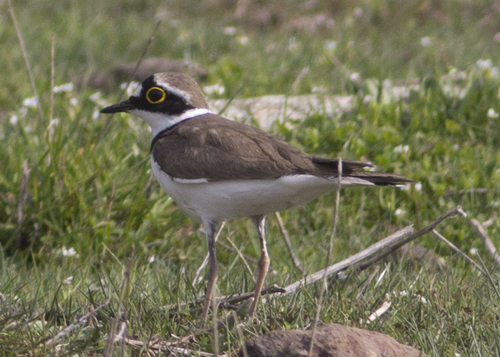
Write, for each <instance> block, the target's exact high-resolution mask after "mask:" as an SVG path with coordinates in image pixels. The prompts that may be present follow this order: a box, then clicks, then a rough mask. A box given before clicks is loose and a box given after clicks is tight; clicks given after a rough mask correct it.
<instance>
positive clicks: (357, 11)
mask: <svg viewBox="0 0 500 357" xmlns="http://www.w3.org/2000/svg"><path fill="white" fill-rule="evenodd" d="M361 15H363V10H362V9H361V8H360V7H357V8H355V9H354V17H361Z"/></svg>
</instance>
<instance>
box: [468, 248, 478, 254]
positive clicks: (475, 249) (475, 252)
mask: <svg viewBox="0 0 500 357" xmlns="http://www.w3.org/2000/svg"><path fill="white" fill-rule="evenodd" d="M469 252H470V254H472V255H476V254H477V248H471V250H470V251H469Z"/></svg>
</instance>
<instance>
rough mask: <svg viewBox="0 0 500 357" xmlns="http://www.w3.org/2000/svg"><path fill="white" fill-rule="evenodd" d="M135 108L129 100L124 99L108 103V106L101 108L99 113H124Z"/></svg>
mask: <svg viewBox="0 0 500 357" xmlns="http://www.w3.org/2000/svg"><path fill="white" fill-rule="evenodd" d="M132 109H135V106H133V105H132V103H130V100H128V99H127V100H124V101H123V102H120V103H116V104H113V105H110V106H109V107H106V108H104V109H102V110H101V113H104V114H113V113H126V112H128V111H129V110H132Z"/></svg>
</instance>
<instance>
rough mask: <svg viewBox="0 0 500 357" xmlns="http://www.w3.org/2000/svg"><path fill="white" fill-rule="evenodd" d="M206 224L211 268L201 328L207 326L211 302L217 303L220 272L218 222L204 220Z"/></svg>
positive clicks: (201, 317)
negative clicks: (217, 282)
mask: <svg viewBox="0 0 500 357" xmlns="http://www.w3.org/2000/svg"><path fill="white" fill-rule="evenodd" d="M204 226H205V232H206V235H207V243H208V266H209V269H208V282H207V293H206V295H205V301H204V303H203V310H202V311H201V316H200V328H203V327H204V326H205V322H206V320H207V315H208V310H209V308H210V304H211V303H214V304H215V283H216V281H217V274H218V273H219V267H218V266H217V256H216V254H215V234H216V231H217V223H216V222H212V221H209V222H204ZM214 311H215V309H214Z"/></svg>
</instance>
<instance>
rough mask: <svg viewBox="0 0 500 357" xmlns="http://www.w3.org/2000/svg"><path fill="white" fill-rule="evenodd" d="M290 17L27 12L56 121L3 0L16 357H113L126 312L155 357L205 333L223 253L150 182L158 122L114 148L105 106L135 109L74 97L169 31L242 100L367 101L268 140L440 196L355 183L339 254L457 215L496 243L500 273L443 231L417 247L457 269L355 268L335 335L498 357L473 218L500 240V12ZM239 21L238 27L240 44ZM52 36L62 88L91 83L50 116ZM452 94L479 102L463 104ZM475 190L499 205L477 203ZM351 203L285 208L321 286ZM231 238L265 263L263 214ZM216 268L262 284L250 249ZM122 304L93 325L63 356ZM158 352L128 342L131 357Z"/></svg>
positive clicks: (222, 336) (130, 332)
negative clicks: (211, 261)
mask: <svg viewBox="0 0 500 357" xmlns="http://www.w3.org/2000/svg"><path fill="white" fill-rule="evenodd" d="M221 4H223V6H221ZM287 4H288V5H287V6H283V5H282V6H280V5H279V4H275V5H270V6H269V7H268V8H266V9H267V11H268V12H269V13H271V14H272V16H271V20H270V21H268V22H266V21H264V20H259V21H256V20H255V19H253V18H252V17H251V16H250V15H249V16H247V17H245V18H244V19H243V20H238V19H236V18H235V16H234V13H235V3H234V2H230V1H222V0H220V1H216V0H212V1H206V2H203V5H201V4H199V3H198V2H194V1H184V2H179V3H178V4H170V3H169V4H168V6H167V5H166V3H163V2H145V1H143V2H133V1H126V2H121V3H119V2H109V1H108V2H102V1H90V2H78V1H71V2H66V3H63V4H55V3H52V2H49V1H38V2H33V1H18V2H15V3H14V4H13V6H14V11H15V13H16V17H17V20H18V24H19V28H20V31H21V33H22V35H23V38H24V42H25V45H26V49H27V52H28V56H29V59H30V62H31V67H32V71H33V73H34V77H35V82H36V87H37V91H38V93H39V95H40V104H41V108H42V114H43V122H42V120H41V119H40V115H39V112H38V110H37V108H34V107H30V106H28V105H26V104H23V101H24V100H25V99H26V98H30V97H33V96H34V93H33V90H32V88H31V87H30V81H29V77H28V74H27V68H26V66H25V64H24V59H23V56H22V52H21V49H20V46H19V42H18V39H17V34H16V32H15V30H14V27H13V26H12V20H11V18H10V16H9V11H8V4H2V5H0V7H2V9H3V10H5V11H2V12H0V18H1V21H0V42H1V43H2V44H3V46H2V56H1V57H0V68H2V71H3V72H2V73H3V75H2V76H0V122H1V127H0V138H1V140H2V145H0V244H1V252H0V254H1V255H0V293H1V294H2V295H1V299H0V355H6V356H28V355H29V356H45V355H48V354H51V353H54V355H57V356H73V355H79V356H85V355H103V354H104V353H105V349H106V346H109V343H108V341H107V336H108V332H109V331H110V329H111V326H112V323H113V321H114V319H115V318H119V319H120V321H128V329H127V331H126V335H127V336H128V337H133V338H135V339H137V340H140V341H143V342H145V343H146V342H148V341H153V340H156V339H158V338H160V339H162V340H170V341H174V340H175V336H186V335H188V334H190V333H192V332H193V329H194V327H195V326H196V323H197V315H198V314H199V312H200V309H199V305H196V304H195V306H196V307H195V308H190V307H189V306H187V305H186V303H195V302H196V301H197V299H198V297H199V296H200V294H202V293H203V292H204V289H205V285H206V282H205V280H202V281H198V282H196V283H195V284H194V287H193V285H192V281H193V279H194V278H195V273H196V269H197V268H198V267H199V265H200V264H201V262H202V260H203V257H204V255H205V253H206V246H205V245H206V244H205V237H204V233H203V231H202V230H201V227H200V226H197V225H194V224H193V223H192V222H190V221H189V220H188V219H187V218H186V217H185V216H184V214H183V213H182V212H179V211H178V210H177V209H176V207H175V204H174V203H173V202H172V201H171V200H169V199H168V197H167V196H166V194H164V193H163V192H162V191H161V189H160V188H159V185H158V184H157V183H156V181H155V180H154V179H153V178H152V177H151V173H150V172H149V160H148V152H149V145H150V139H151V138H150V133H149V132H148V130H147V127H146V124H144V123H143V122H141V121H140V120H139V119H137V118H132V117H130V116H128V115H123V116H118V115H117V116H115V117H114V118H113V120H112V122H111V123H110V126H109V128H108V129H109V130H108V131H107V132H106V134H105V135H104V137H102V134H103V131H104V130H105V128H106V120H107V118H104V117H103V116H99V115H97V112H98V110H99V109H101V108H102V107H103V106H104V105H105V104H107V103H108V104H109V103H112V102H115V101H116V100H118V99H119V98H118V96H119V93H120V89H119V88H117V89H116V93H113V94H110V95H109V96H107V95H104V94H101V95H100V97H97V96H96V95H95V90H91V89H89V88H85V87H80V86H78V85H77V84H78V83H81V79H82V78H83V79H85V78H87V77H88V76H89V75H90V73H92V72H93V71H96V70H101V69H104V68H108V67H112V66H113V65H116V64H120V63H125V62H134V61H136V60H137V59H138V58H139V57H140V55H141V53H142V52H143V51H144V48H145V46H146V44H147V42H148V40H149V37H150V36H151V34H152V32H153V29H154V28H155V26H156V23H157V21H158V19H159V18H160V17H161V18H162V22H161V24H160V27H159V29H158V31H157V33H156V34H155V38H154V40H153V41H152V43H151V46H150V48H149V49H148V50H149V52H148V53H149V54H150V55H154V56H168V57H171V58H176V59H184V58H188V59H191V60H194V61H196V62H198V63H200V64H201V65H202V66H205V67H206V68H208V70H209V73H210V76H209V83H220V84H222V85H223V86H224V88H225V90H226V91H225V93H224V97H225V98H227V99H230V98H231V97H232V96H233V95H237V97H238V98H240V97H253V96H259V95H265V94H276V93H285V94H290V95H294V94H307V93H310V92H311V91H312V90H313V88H319V89H320V90H323V91H325V92H326V93H328V94H331V95H354V96H355V98H356V100H355V105H354V107H353V108H352V110H350V111H348V112H344V113H340V114H338V115H336V116H334V117H333V118H331V117H328V116H326V115H324V114H323V113H322V110H319V109H318V110H311V112H310V113H309V115H307V116H306V117H304V120H301V121H299V122H295V121H285V122H284V123H283V124H278V123H276V124H275V125H274V126H273V127H272V128H271V131H272V132H273V133H274V134H276V135H278V136H279V137H281V138H283V139H285V140H287V141H289V142H291V143H293V144H294V145H296V146H297V147H300V148H301V149H303V150H306V151H307V152H310V153H314V154H315V155H320V156H325V157H334V156H342V157H344V158H351V159H361V160H365V161H370V162H372V163H373V164H375V165H376V166H377V168H378V169H380V170H384V171H390V172H396V173H399V174H402V175H405V176H409V177H411V178H413V179H415V180H417V181H419V182H420V183H421V189H416V188H409V189H406V190H401V189H385V188H381V189H358V190H345V191H343V192H342V197H341V206H340V217H341V221H340V224H339V227H338V228H339V229H338V234H337V238H336V240H335V242H334V246H333V256H332V260H333V261H334V262H336V261H340V260H342V259H344V258H346V257H347V256H349V255H351V254H354V253H356V252H358V251H360V250H362V249H364V248H365V247H367V246H368V245H370V244H372V243H374V242H376V241H377V240H379V239H381V238H383V237H385V236H387V235H389V234H391V233H393V232H395V231H396V230H397V229H399V228H401V227H404V226H407V225H410V224H414V225H415V226H416V228H421V227H423V226H424V225H426V224H427V223H429V222H431V221H432V220H433V219H435V218H436V217H437V216H438V215H440V214H441V213H443V212H445V211H446V210H448V209H450V208H452V207H455V206H456V205H459V204H460V205H461V206H462V207H463V209H464V211H466V212H467V213H468V215H469V217H468V218H467V219H463V218H454V219H450V220H447V221H445V222H444V223H442V224H441V225H439V226H438V228H437V230H438V231H439V232H440V233H441V234H443V235H444V236H445V237H447V238H448V239H449V240H451V241H452V242H453V243H454V244H455V245H457V246H458V247H459V248H460V249H462V250H463V251H465V252H466V253H468V252H469V251H470V250H471V249H472V248H474V249H477V254H476V255H472V257H473V258H474V259H475V260H476V261H477V262H478V263H479V264H480V265H482V266H484V268H485V269H486V270H487V271H488V272H489V274H490V276H489V277H486V276H482V275H480V273H479V272H478V271H476V270H475V269H474V268H473V267H472V266H471V265H469V264H468V263H466V262H464V260H462V259H461V258H460V257H458V256H456V255H455V254H454V252H453V251H452V250H451V249H450V248H449V247H448V246H446V245H444V244H443V243H441V242H439V241H437V240H436V239H435V238H434V237H433V236H431V235H427V236H424V237H423V238H421V239H420V240H419V243H420V244H422V245H424V246H425V247H427V248H429V249H430V250H432V251H434V252H436V253H437V254H438V255H439V256H440V257H442V258H444V259H445V261H446V266H445V268H444V269H443V270H438V271H436V270H434V269H432V268H430V267H427V266H419V265H417V264H416V263H413V262H412V261H410V260H409V259H408V258H407V257H405V256H403V258H401V259H399V260H395V261H394V260H390V261H385V262H383V263H379V264H377V265H375V266H373V267H370V268H369V269H367V270H366V271H363V272H361V273H354V272H348V278H347V279H345V280H330V284H329V288H328V291H327V294H326V295H325V299H324V304H323V307H322V313H321V317H320V319H321V321H322V322H324V323H330V322H338V323H342V324H345V325H350V326H360V327H363V328H368V329H372V330H376V331H381V332H384V333H387V334H389V335H391V336H392V337H394V338H396V339H397V340H398V341H400V342H404V343H408V344H410V345H412V346H414V347H416V348H419V349H421V350H422V351H423V352H425V353H426V354H428V355H431V356H454V355H455V354H459V355H461V356H496V355H500V320H499V318H498V316H500V309H499V306H500V304H499V302H500V289H499V287H498V286H497V285H496V284H495V283H494V282H493V281H497V280H498V275H499V273H498V266H497V265H495V263H494V262H493V261H492V260H491V259H490V257H489V255H488V253H487V252H486V250H485V248H484V246H483V245H482V243H481V241H480V240H479V239H478V238H477V237H476V236H475V235H474V233H473V231H472V229H471V228H470V227H469V224H468V219H469V218H474V219H477V220H479V221H481V222H483V221H487V220H489V219H492V221H491V225H490V226H489V227H487V233H488V234H489V236H490V238H491V239H492V241H493V243H494V244H495V245H496V246H497V247H499V246H500V238H499V237H500V234H499V233H500V223H499V222H500V221H499V220H498V218H497V215H498V211H499V206H500V193H499V192H498V182H500V166H499V161H500V150H499V149H500V118H499V117H498V113H499V112H500V100H499V86H500V78H499V75H498V65H499V63H500V47H499V42H498V37H499V35H498V33H500V26H499V23H498V21H497V19H498V15H499V14H498V12H499V10H498V9H497V7H496V6H495V4H494V2H487V1H483V2H476V1H467V0H461V1H442V2H440V3H439V5H437V4H433V3H431V2H422V1H408V2H396V1H371V2H362V1H354V2H348V1H338V2H335V3H334V4H331V3H330V2H326V1H318V2H317V3H315V4H314V3H312V2H311V3H309V4H310V5H309V6H305V5H303V4H302V3H301V2H298V1H297V2H287ZM261 7H262V8H264V5H261ZM255 12H257V11H255ZM160 15H161V16H160ZM319 15H322V16H324V18H320V17H318V16H319ZM330 19H331V20H333V21H330ZM313 20H314V21H313ZM300 23H306V24H308V26H299V25H298V24H300ZM311 23H316V25H315V26H313V27H310V26H309V25H310V24H311ZM227 27H234V28H235V34H234V35H228V34H225V31H224V29H225V28H227ZM427 37H428V38H429V41H430V42H429V44H428V45H427V46H423V45H422V39H423V38H427ZM245 38H246V39H245ZM495 38H496V39H497V40H496V41H495ZM52 39H54V52H55V57H54V68H55V85H56V86H59V85H61V84H64V83H68V82H72V83H74V84H75V86H74V88H73V89H70V90H68V91H61V92H57V93H54V102H53V105H52V106H51V99H50V98H51V85H50V83H51V43H52ZM245 41H247V42H246V43H245ZM332 41H333V42H332ZM426 41H427V40H423V42H424V43H425V42H426ZM480 60H481V61H483V62H478V61H480ZM486 60H490V61H491V62H490V63H489V64H488V63H486V64H485V62H484V61H486ZM307 67H309V71H308V72H307V74H306V75H305V76H304V77H303V79H302V80H301V81H300V83H299V84H298V86H296V88H295V89H294V86H293V84H294V83H295V82H296V80H297V77H298V76H299V74H300V73H301V72H302V71H303V69H304V68H307ZM456 73H461V74H463V76H462V77H460V76H459V77H458V78H457V76H456ZM453 76H455V79H450V77H453ZM386 79H390V80H393V81H406V80H411V79H420V80H421V81H422V82H423V85H422V86H421V87H420V89H419V90H416V91H413V92H412V93H411V94H410V96H409V98H407V99H404V100H395V99H393V98H388V99H384V98H382V96H381V95H380V93H381V92H380V91H381V90H382V88H383V87H384V84H383V82H384V80H386ZM83 82H85V81H83ZM448 85H453V86H457V87H458V88H460V89H461V90H462V91H463V95H462V96H454V95H450V94H449V93H448V92H447V88H448V87H447V86H448ZM368 95H369V96H370V97H371V98H372V100H367V96H368ZM377 98H378V99H379V100H377ZM51 112H52V113H53V114H52V118H51V116H50V113H51ZM51 120H52V121H51ZM42 123H43V124H42ZM406 145H407V147H408V150H407V151H406V150H405V149H404V146H406ZM402 147H403V150H400V149H398V148H402ZM475 188H485V189H487V190H488V191H487V193H485V194H475V193H462V194H460V193H459V191H460V190H470V189H475ZM450 191H452V192H454V193H452V194H449V192H450ZM333 200H334V196H333V194H330V195H325V196H324V197H321V198H319V199H317V200H315V201H314V202H311V203H309V204H308V205H306V206H305V207H303V208H297V209H293V210H290V211H286V212H283V213H282V217H283V220H284V222H285V226H286V228H287V230H288V232H289V234H290V236H291V238H292V245H293V246H294V249H295V253H296V254H297V256H298V258H299V260H300V261H301V263H302V265H303V266H304V268H305V270H306V271H307V272H308V273H312V272H315V271H317V270H319V269H321V268H322V267H323V266H324V263H325V260H326V251H327V241H328V234H329V229H330V225H331V216H332V206H333ZM268 231H269V233H268V236H269V250H270V256H271V264H272V272H271V273H270V274H269V276H268V279H267V284H268V285H271V284H277V285H280V286H285V285H287V284H290V283H292V282H294V281H296V280H298V279H300V278H302V277H303V274H302V273H301V272H300V271H299V270H298V269H296V268H295V267H294V264H293V262H292V260H291V258H290V257H289V255H288V253H287V251H286V247H285V244H284V242H283V239H282V232H281V230H280V228H279V225H278V223H277V221H276V218H275V217H274V216H270V217H269V220H268ZM226 237H230V238H231V240H232V241H233V242H234V243H235V244H236V246H237V247H238V248H239V249H240V250H241V251H242V253H243V254H245V255H246V256H250V257H253V258H257V257H258V254H259V246H258V239H257V237H256V235H255V233H254V231H253V229H252V226H251V224H250V222H248V221H247V220H236V221H233V222H228V223H227V225H226V228H225V229H224V231H223V234H222V237H221V241H222V242H223V243H226V244H229V243H228V242H227V240H226ZM72 252H74V253H76V254H74V255H73V254H72ZM218 259H219V262H220V264H221V266H220V276H219V281H218V288H219V294H221V295H228V294H236V293H241V292H246V291H251V290H252V289H253V281H252V277H251V276H250V273H249V272H248V270H247V269H246V268H245V265H244V264H243V263H242V261H241V259H240V258H239V256H238V255H237V254H236V253H235V252H233V251H230V250H227V249H225V248H224V247H223V246H218ZM250 266H251V267H252V269H255V264H254V263H252V262H250ZM125 272H127V274H125ZM382 272H385V273H384V274H383V276H382ZM124 274H125V275H124ZM124 276H125V277H124ZM379 277H382V278H381V279H380V280H379ZM124 282H125V284H124V287H123V286H122V284H123V283H124ZM362 289H365V290H364V293H362V294H360V291H362ZM318 293H319V285H312V286H310V287H308V288H306V289H303V290H300V291H299V292H298V293H296V294H292V295H290V296H286V297H279V296H278V297H276V298H273V299H270V300H268V303H266V304H261V305H260V306H259V321H258V322H256V323H254V324H247V325H245V326H243V327H242V334H243V336H244V338H249V337H252V336H254V335H256V334H261V333H265V332H268V331H272V330H276V329H285V328H286V329H292V328H305V327H308V326H310V325H311V324H312V323H313V321H314V315H315V311H316V308H317V306H316V298H317V296H318ZM421 297H424V298H425V299H426V303H424V302H422V299H421ZM107 299H109V304H107V305H106V306H105V307H104V308H103V309H102V310H101V311H100V312H99V313H98V314H96V316H94V317H93V318H91V319H90V320H91V322H89V323H87V324H84V325H82V326H80V327H78V328H76V329H75V330H73V331H72V332H71V333H67V334H65V335H64V337H63V338H61V339H59V340H57V341H56V342H55V343H54V344H50V343H49V341H50V340H51V339H52V338H54V337H55V336H56V335H57V334H58V333H59V332H60V331H62V330H63V329H64V328H65V327H66V326H69V325H71V324H73V323H75V321H77V320H78V319H79V318H80V317H81V316H83V315H85V314H86V313H88V312H89V311H90V310H91V309H94V308H96V307H97V306H99V305H101V304H103V303H104V302H105V301H107ZM385 300H390V301H391V302H392V307H391V309H390V310H389V311H388V313H386V314H385V315H384V316H383V317H382V318H380V319H379V320H377V321H375V322H373V323H371V324H369V325H367V324H366V323H365V322H364V321H366V318H367V316H368V315H369V314H370V313H372V312H373V311H374V310H376V309H377V308H378V307H379V306H380V304H381V303H382V302H383V301H385ZM222 313H223V312H219V314H221V315H222ZM240 343H241V339H240V337H239V336H238V332H237V330H236V329H234V328H229V329H227V330H222V331H221V332H220V333H219V348H220V350H221V351H222V352H228V353H229V352H232V351H235V350H236V349H237V348H238V346H239V344H240ZM213 345H214V341H213V336H212V335H211V334H204V335H201V336H198V337H197V339H196V341H194V342H191V343H190V344H189V345H188V346H187V347H189V348H192V349H194V350H200V351H212V349H213ZM54 351H55V352H54ZM140 353H141V351H139V350H137V349H134V348H132V347H130V346H121V345H117V346H115V354H116V355H132V356H136V355H139V354H140Z"/></svg>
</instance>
